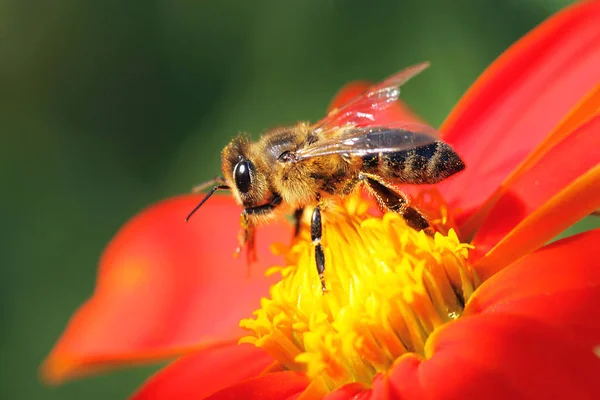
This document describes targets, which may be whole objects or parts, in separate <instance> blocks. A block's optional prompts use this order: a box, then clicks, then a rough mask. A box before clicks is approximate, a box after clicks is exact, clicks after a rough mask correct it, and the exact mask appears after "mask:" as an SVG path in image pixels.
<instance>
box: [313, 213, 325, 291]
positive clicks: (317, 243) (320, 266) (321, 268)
mask: <svg viewBox="0 0 600 400" xmlns="http://www.w3.org/2000/svg"><path fill="white" fill-rule="evenodd" d="M322 236H323V224H322V222H321V207H320V205H319V204H317V206H316V207H315V209H314V210H313V213H312V218H311V220H310V238H311V240H312V244H313V246H314V248H315V263H316V265H317V272H318V274H319V279H320V280H321V289H323V293H325V291H326V287H325V277H324V276H323V274H324V272H325V253H324V252H323V245H322V244H321V238H322Z"/></svg>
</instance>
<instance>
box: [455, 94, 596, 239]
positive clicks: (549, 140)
mask: <svg viewBox="0 0 600 400" xmlns="http://www.w3.org/2000/svg"><path fill="white" fill-rule="evenodd" d="M598 115H600V85H597V86H596V87H595V88H594V89H592V91H591V92H590V93H588V95H587V96H586V97H585V98H584V99H583V100H582V101H580V102H579V103H578V104H577V105H576V106H575V107H574V109H573V110H571V111H570V112H569V114H568V115H567V116H566V118H565V119H563V120H562V121H561V123H560V124H559V125H558V126H557V127H556V128H555V129H554V130H553V131H552V132H551V133H550V134H549V135H548V136H547V137H546V138H545V139H544V141H543V142H542V143H540V145H539V146H538V147H536V148H535V149H534V150H533V151H532V152H531V153H530V154H529V155H528V156H527V158H526V159H525V160H524V161H523V162H522V163H521V164H520V165H519V166H518V167H517V168H516V169H515V170H514V171H513V172H512V173H511V174H510V175H509V176H508V178H506V180H505V181H504V182H503V183H502V185H500V187H499V188H498V189H497V190H496V192H495V193H494V195H493V196H491V197H490V198H489V199H487V200H486V202H485V204H483V205H482V206H481V207H480V208H479V209H478V210H477V211H476V212H475V214H474V215H473V216H472V217H471V218H469V220H468V221H467V222H466V223H465V224H464V225H463V226H462V227H461V233H462V234H463V236H464V237H465V238H470V237H473V235H474V234H473V233H474V232H475V230H478V234H479V235H480V236H481V235H482V232H484V231H486V229H489V226H482V225H484V222H483V221H486V220H485V218H486V217H487V216H488V215H489V213H490V210H492V209H493V208H494V207H495V206H496V203H497V202H498V199H499V198H500V197H501V196H503V195H505V194H506V192H507V191H508V190H509V189H510V188H511V187H512V186H514V185H515V182H517V181H518V180H519V179H520V178H522V177H523V175H524V174H527V173H528V171H529V170H530V169H531V168H534V167H535V166H536V164H537V165H538V166H539V164H540V162H541V160H542V158H545V162H546V163H547V162H548V161H547V160H548V158H550V159H552V157H553V156H554V155H550V156H548V153H549V152H550V150H552V149H553V148H555V146H557V145H558V144H559V143H560V142H561V141H566V140H567V138H568V137H569V136H570V135H573V134H574V133H575V132H578V129H579V128H580V127H581V125H583V124H585V123H586V122H589V121H590V120H591V119H593V118H594V117H596V116H598ZM588 130H589V129H588ZM578 133H581V132H578ZM591 140H592V141H593V138H591ZM567 145H569V146H572V147H571V148H569V149H568V150H566V151H567V152H566V153H565V154H560V153H558V156H561V155H562V156H565V155H571V159H570V160H567V162H566V164H565V165H564V166H563V168H561V169H560V172H561V173H562V174H561V175H565V174H564V172H569V168H568V167H567V166H568V165H570V164H573V163H574V161H579V158H578V157H577V156H575V153H576V152H577V151H578V150H579V151H581V150H582V149H581V147H585V145H586V144H584V143H580V142H578V141H577V140H573V138H571V140H570V142H569V143H567ZM564 147H565V144H564V143H563V144H562V147H561V148H562V149H563V150H564ZM571 150H572V151H571ZM584 150H585V149H584ZM555 154H556V150H555ZM594 158H600V157H596V156H594V155H593V154H592V159H594ZM553 164H555V165H561V164H560V162H558V161H557V162H554V163H553ZM551 167H552V165H551ZM538 170H539V172H540V173H541V174H543V173H544V169H543V168H542V169H541V170H540V168H538ZM579 170H581V168H579ZM548 175H549V176H552V173H551V172H550V171H548ZM570 176H573V174H572V173H571V174H570ZM540 178H543V176H540ZM536 182H537V180H536ZM539 189H540V188H538V187H536V192H540V190H539ZM544 193H545V192H544ZM522 200H524V201H527V198H524V199H522ZM496 208H497V207H496ZM489 220H490V218H488V220H487V221H486V222H490V221H489ZM492 222H493V221H492Z"/></svg>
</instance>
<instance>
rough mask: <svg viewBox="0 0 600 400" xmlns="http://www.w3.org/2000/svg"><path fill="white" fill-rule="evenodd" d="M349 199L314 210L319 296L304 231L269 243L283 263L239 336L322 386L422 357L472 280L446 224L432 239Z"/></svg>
mask: <svg viewBox="0 0 600 400" xmlns="http://www.w3.org/2000/svg"><path fill="white" fill-rule="evenodd" d="M368 210H369V203H367V202H366V201H365V200H363V199H361V198H360V196H359V195H356V196H350V197H349V198H347V200H345V201H343V202H340V203H338V204H336V205H334V206H333V207H331V209H330V210H328V211H327V213H324V214H323V237H322V241H321V242H322V244H323V248H324V251H325V257H326V260H327V269H326V270H325V281H326V283H327V292H326V293H325V294H324V293H323V291H322V289H321V282H320V280H319V276H318V274H317V271H316V268H315V264H314V260H315V259H314V246H312V243H311V237H310V230H309V229H308V227H307V226H304V227H303V229H301V231H300V234H299V236H298V237H297V238H296V239H295V240H294V242H293V243H292V245H290V246H284V245H277V246H276V251H277V252H279V253H281V254H283V255H284V259H285V263H286V265H284V266H280V267H276V268H272V269H271V270H270V273H279V274H280V275H281V277H282V279H281V280H280V281H279V282H278V283H276V284H275V285H273V286H272V287H271V290H270V298H268V299H267V298H265V299H262V302H261V308H260V309H259V310H257V311H255V313H254V318H249V319H245V320H242V321H241V323H240V326H242V327H243V328H245V329H247V330H249V335H248V336H247V337H245V338H243V339H242V341H244V342H251V343H254V344H255V345H256V346H259V347H262V348H264V349H265V350H266V351H267V352H269V353H270V354H271V355H272V356H273V357H274V358H276V359H277V360H279V361H280V362H281V363H282V365H283V366H284V367H285V368H287V369H290V370H297V371H304V372H306V373H307V374H308V376H309V377H311V378H313V379H318V380H321V381H322V382H323V383H324V384H325V385H326V386H327V387H328V388H329V389H330V390H332V389H335V388H337V387H340V386H341V385H344V384H346V383H350V382H360V383H364V384H367V385H369V384H370V383H371V381H372V379H373V377H374V376H375V375H376V374H377V373H379V372H383V371H386V370H387V369H388V368H389V367H390V366H391V365H392V363H393V362H394V360H395V359H397V358H398V357H400V356H401V355H402V354H405V353H407V352H413V353H417V354H419V355H421V356H423V357H425V344H426V342H427V338H428V337H429V335H430V334H431V333H432V332H433V331H434V330H435V329H436V328H437V327H439V326H441V325H443V324H445V323H447V322H449V321H451V320H453V319H456V318H458V317H459V316H460V315H461V313H462V310H463V308H464V304H465V302H466V301H467V299H468V298H469V297H470V296H471V293H472V292H473V291H474V290H475V288H476V287H477V286H478V284H479V281H478V278H477V276H476V275H475V273H474V271H473V270H472V269H471V268H470V266H469V265H468V263H467V257H468V253H469V250H470V248H471V247H470V245H467V244H462V243H460V241H459V239H458V237H457V235H456V233H455V232H454V230H452V229H451V228H449V229H448V230H447V232H448V234H447V235H442V234H440V233H436V234H435V235H434V237H431V236H429V235H427V234H425V233H424V232H423V231H420V232H417V231H416V230H414V229H412V228H410V227H408V226H407V225H406V222H405V221H404V219H403V218H402V217H401V216H400V215H398V214H395V213H386V214H384V215H383V216H373V215H371V214H370V213H369V212H368Z"/></svg>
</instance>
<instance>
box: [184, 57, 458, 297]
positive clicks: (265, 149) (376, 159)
mask: <svg viewBox="0 0 600 400" xmlns="http://www.w3.org/2000/svg"><path fill="white" fill-rule="evenodd" d="M428 66H429V64H428V63H420V64H417V65H414V66H412V67H409V68H406V69H404V70H402V71H400V72H398V73H396V74H395V75H392V76H391V77H389V78H388V79H386V80H384V81H383V82H381V83H379V84H377V85H375V86H372V87H371V88H369V89H368V90H367V91H366V92H364V93H362V94H360V95H358V96H357V97H355V98H353V99H352V100H350V101H348V102H347V103H345V104H344V105H342V106H341V107H339V108H337V109H335V110H333V111H331V112H330V113H329V114H328V115H327V116H326V117H325V118H324V119H322V120H321V121H319V122H317V123H316V124H310V123H308V122H299V123H297V124H296V125H292V126H287V127H282V128H276V129H272V130H269V131H267V132H266V133H265V134H263V135H262V136H261V137H260V139H259V140H258V141H256V142H252V141H251V140H250V139H249V138H248V137H247V136H243V135H241V136H238V137H236V138H235V139H233V140H232V141H231V142H230V143H229V144H228V145H227V146H226V147H225V148H224V149H223V152H222V154H221V159H222V168H221V169H222V173H223V175H222V176H220V177H217V178H215V179H213V180H211V181H209V182H206V183H205V184H203V185H200V186H199V187H198V188H197V189H198V190H202V189H206V188H208V187H210V186H212V185H215V186H214V187H213V188H212V189H211V190H210V191H209V192H208V193H207V195H206V196H205V197H204V198H203V199H202V201H201V202H200V203H199V204H198V205H197V206H196V208H194V210H192V211H191V212H190V214H189V215H188V217H187V218H186V221H187V220H188V219H189V218H190V217H191V216H192V215H193V214H194V213H195V212H196V211H197V210H198V209H199V208H200V207H201V206H202V205H203V204H204V203H205V202H206V200H208V198H210V196H211V195H212V194H214V193H215V192H216V191H217V190H220V189H230V190H231V191H232V192H233V196H234V198H235V200H236V202H237V203H238V204H239V205H240V206H241V207H243V210H242V213H241V228H242V229H241V235H240V237H239V241H240V246H239V247H238V249H237V252H238V253H239V251H240V250H241V249H242V247H243V246H244V245H246V246H247V248H248V257H249V261H251V260H252V259H253V258H254V255H253V254H254V251H253V249H254V232H255V227H256V226H257V225H260V224H264V223H267V222H269V221H271V220H273V219H274V218H277V217H278V216H281V215H282V214H291V213H293V215H294V218H295V220H296V235H297V234H298V231H299V227H300V220H301V218H302V215H303V211H304V208H305V207H307V206H311V207H314V208H313V209H312V216H311V223H310V234H311V239H312V243H313V248H314V257H315V264H316V268H317V272H318V274H319V278H320V281H321V286H322V289H323V291H325V290H326V282H325V278H324V272H325V255H324V252H323V245H322V243H321V236H322V231H323V227H322V225H323V224H322V217H321V212H322V208H323V204H324V203H323V202H324V200H326V199H327V198H328V197H331V196H347V195H349V194H351V193H352V192H354V191H355V190H357V188H359V187H361V186H362V187H365V188H366V189H367V190H368V191H369V192H370V193H371V194H372V195H373V196H374V198H375V199H376V200H377V202H378V204H379V206H380V207H381V208H382V209H383V210H384V211H392V212H396V213H398V214H400V215H402V216H403V218H404V219H405V221H406V222H407V224H408V225H409V226H410V227H412V228H414V229H416V230H425V232H426V233H428V234H432V233H433V229H432V228H431V227H430V224H429V222H428V221H427V218H426V217H425V216H424V215H423V214H422V213H421V212H420V211H419V210H417V209H416V208H414V207H412V206H411V205H410V203H409V200H408V199H407V198H406V196H405V195H403V194H402V193H401V192H399V191H398V190H396V189H395V186H397V185H400V184H434V183H437V182H440V181H441V180H444V179H446V178H448V177H449V176H451V175H453V174H456V173H457V172H459V171H461V170H463V169H464V167H465V164H464V162H463V161H462V160H461V158H460V157H459V156H458V154H456V152H454V150H453V149H452V148H451V147H450V146H449V145H448V144H446V143H444V142H442V141H441V140H438V139H437V138H438V134H437V132H435V130H434V129H432V128H431V127H428V126H424V125H420V124H415V123H407V122H403V121H395V122H392V123H389V122H386V123H385V124H378V121H377V115H378V113H380V112H381V111H383V110H385V109H387V108H388V107H390V106H391V105H393V104H394V103H396V101H397V100H398V98H399V95H400V86H402V85H403V84H404V83H405V82H407V81H408V80H409V79H411V78H412V77H414V76H415V75H417V74H419V73H420V72H421V71H423V70H424V69H425V68H427V67H428Z"/></svg>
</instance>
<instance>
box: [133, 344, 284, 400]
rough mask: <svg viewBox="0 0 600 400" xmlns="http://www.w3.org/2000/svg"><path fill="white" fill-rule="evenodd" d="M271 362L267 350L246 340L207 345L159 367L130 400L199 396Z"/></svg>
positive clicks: (238, 379) (225, 385)
mask: <svg viewBox="0 0 600 400" xmlns="http://www.w3.org/2000/svg"><path fill="white" fill-rule="evenodd" d="M272 362H273V359H272V358H271V357H270V356H269V355H268V354H267V353H265V352H264V351H263V350H262V349H260V348H258V347H255V346H254V345H250V344H240V345H238V344H236V343H232V344H229V345H224V346H216V347H211V348H208V349H205V350H200V351H198V352H195V353H193V354H190V355H188V356H184V357H181V358H180V359H178V360H177V361H175V362H174V363H173V364H171V365H169V366H168V367H166V368H165V369H163V370H161V371H159V372H158V373H157V374H156V375H154V376H153V377H152V378H150V380H148V382H146V383H145V384H144V386H143V387H142V388H141V389H140V390H139V391H138V392H137V393H136V394H135V395H134V396H133V398H132V400H149V399H171V400H177V399H181V400H185V399H192V398H194V399H203V398H205V397H208V396H210V395H212V394H213V393H216V392H218V391H220V390H223V389H225V388H227V387H229V386H231V385H234V384H236V383H239V382H241V381H243V380H246V379H250V378H252V377H255V376H259V375H260V373H261V372H262V371H263V370H264V369H265V368H267V367H268V366H269V364H271V363H272Z"/></svg>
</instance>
